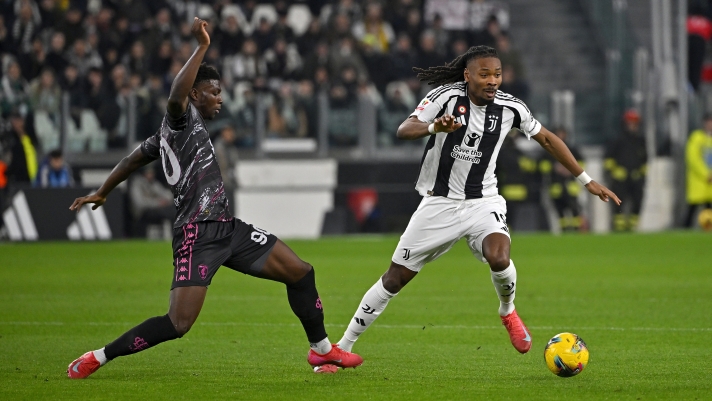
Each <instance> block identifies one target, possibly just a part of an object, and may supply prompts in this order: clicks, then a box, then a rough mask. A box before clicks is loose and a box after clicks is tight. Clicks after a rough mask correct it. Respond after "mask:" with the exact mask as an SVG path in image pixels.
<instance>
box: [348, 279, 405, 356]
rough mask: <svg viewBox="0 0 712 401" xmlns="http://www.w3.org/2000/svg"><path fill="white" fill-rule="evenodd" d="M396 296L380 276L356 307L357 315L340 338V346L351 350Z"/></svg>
mask: <svg viewBox="0 0 712 401" xmlns="http://www.w3.org/2000/svg"><path fill="white" fill-rule="evenodd" d="M394 296H396V294H392V293H390V292H388V291H386V289H385V288H384V287H383V281H381V279H380V278H379V279H378V281H377V282H376V284H374V285H373V287H371V288H370V289H369V290H368V291H366V294H364V296H363V299H362V300H361V304H360V305H359V307H358V309H356V315H355V316H354V318H353V319H351V322H350V323H349V327H348V328H346V331H345V332H344V336H343V337H341V340H339V348H341V349H342V350H344V351H349V352H351V349H352V348H353V346H354V343H355V342H356V340H358V337H359V336H360V335H361V334H362V333H363V332H364V331H366V329H367V328H368V326H370V325H371V323H373V321H374V320H376V318H377V317H378V316H379V315H380V314H381V312H383V310H384V309H386V306H387V305H388V301H390V300H391V298H393V297H394Z"/></svg>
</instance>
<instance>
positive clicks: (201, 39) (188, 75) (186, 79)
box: [166, 17, 210, 118]
mask: <svg viewBox="0 0 712 401" xmlns="http://www.w3.org/2000/svg"><path fill="white" fill-rule="evenodd" d="M207 25H208V23H207V22H205V21H204V20H202V19H200V18H198V17H195V19H194V20H193V27H192V28H191V29H190V30H191V32H193V36H195V39H197V40H198V47H196V48H195V51H194V52H193V55H192V56H190V58H189V59H188V61H187V62H186V63H185V65H184V66H183V68H181V69H180V72H178V75H176V77H175V79H174V80H173V84H172V85H171V93H170V94H169V95H168V105H167V106H166V108H167V109H168V114H170V115H171V117H175V118H178V117H180V116H182V115H183V113H185V110H186V108H188V95H189V94H190V90H191V89H192V88H193V83H194V82H195V77H196V75H198V68H199V67H200V63H202V62H203V57H204V56H205V53H206V52H207V51H208V46H210V36H209V35H208V32H207V31H206V30H205V27H206V26H207Z"/></svg>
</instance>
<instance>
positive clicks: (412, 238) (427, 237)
mask: <svg viewBox="0 0 712 401" xmlns="http://www.w3.org/2000/svg"><path fill="white" fill-rule="evenodd" d="M506 215H507V204H506V203H505V201H504V198H502V197H501V196H500V195H497V196H491V197H487V198H480V199H467V200H456V199H450V198H445V197H442V196H426V197H424V198H423V200H422V201H421V202H420V205H418V210H416V211H415V213H413V216H411V218H410V222H409V223H408V227H407V228H406V229H405V232H404V233H403V235H401V238H400V241H399V242H398V247H397V248H396V251H395V252H394V253H393V259H392V260H393V262H395V263H397V264H399V265H402V266H405V267H407V268H408V269H410V270H413V271H415V272H419V271H420V269H422V268H423V266H424V265H425V264H426V263H428V262H432V261H433V260H435V259H437V258H439V257H440V256H442V255H443V254H445V252H447V251H449V250H450V248H452V246H453V245H455V243H456V242H457V241H459V240H460V239H461V238H466V239H467V245H468V246H469V247H470V251H472V254H473V255H475V257H476V258H478V259H479V260H481V261H482V262H483V263H487V259H485V257H484V255H483V252H482V241H484V239H485V237H487V236H488V235H489V234H492V233H500V234H504V235H506V236H507V237H509V230H508V229H507V220H506ZM510 240H511V237H510Z"/></svg>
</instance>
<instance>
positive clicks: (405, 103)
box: [378, 81, 415, 146]
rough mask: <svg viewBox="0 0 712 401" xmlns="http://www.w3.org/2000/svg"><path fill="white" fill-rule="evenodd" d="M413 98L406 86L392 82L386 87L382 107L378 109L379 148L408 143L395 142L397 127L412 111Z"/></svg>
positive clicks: (399, 82)
mask: <svg viewBox="0 0 712 401" xmlns="http://www.w3.org/2000/svg"><path fill="white" fill-rule="evenodd" d="M414 107H415V96H414V95H413V92H411V91H410V89H409V88H408V85H407V84H406V83H405V82H402V81H394V82H391V83H390V84H388V86H387V87H386V96H385V100H384V102H383V105H381V107H379V108H378V143H379V145H381V146H391V145H393V144H397V145H402V144H405V143H407V142H408V141H396V140H395V139H396V131H397V130H398V126H400V124H401V123H402V122H403V120H404V119H405V118H407V116H408V115H409V114H410V113H411V112H412V111H413V108H414Z"/></svg>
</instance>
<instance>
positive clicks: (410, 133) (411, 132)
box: [396, 116, 430, 140]
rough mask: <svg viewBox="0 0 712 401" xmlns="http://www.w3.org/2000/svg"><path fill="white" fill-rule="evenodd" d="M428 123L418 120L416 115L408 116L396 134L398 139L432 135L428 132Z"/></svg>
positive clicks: (412, 138)
mask: <svg viewBox="0 0 712 401" xmlns="http://www.w3.org/2000/svg"><path fill="white" fill-rule="evenodd" d="M428 125H430V124H428V123H426V122H422V121H420V120H418V117H416V116H410V117H408V118H407V119H406V120H405V121H403V123H401V125H400V126H399V127H398V131H397V132H396V136H397V137H398V139H406V140H414V139H420V138H423V137H426V136H428V135H430V132H428Z"/></svg>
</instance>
